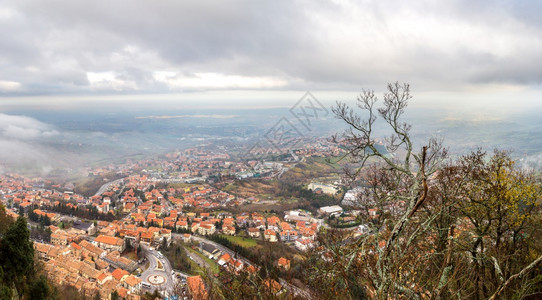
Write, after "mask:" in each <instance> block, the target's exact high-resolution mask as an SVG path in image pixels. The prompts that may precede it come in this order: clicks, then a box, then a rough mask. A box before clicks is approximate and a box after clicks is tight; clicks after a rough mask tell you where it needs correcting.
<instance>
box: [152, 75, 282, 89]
mask: <svg viewBox="0 0 542 300" xmlns="http://www.w3.org/2000/svg"><path fill="white" fill-rule="evenodd" d="M154 79H155V80H157V81H159V82H163V83H165V84H166V85H167V86H168V87H169V88H170V89H187V90H190V89H265V88H276V87H281V86H285V85H287V84H288V83H287V82H286V81H285V80H283V79H280V78H273V77H258V76H253V77H251V76H240V75H225V74H219V73H195V74H194V75H193V76H182V75H178V74H176V73H174V72H157V73H155V74H154Z"/></svg>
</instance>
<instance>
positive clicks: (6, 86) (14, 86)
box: [0, 80, 21, 92]
mask: <svg viewBox="0 0 542 300" xmlns="http://www.w3.org/2000/svg"><path fill="white" fill-rule="evenodd" d="M19 89H21V83H20V82H15V81H5V80H0V92H14V91H17V90H19Z"/></svg>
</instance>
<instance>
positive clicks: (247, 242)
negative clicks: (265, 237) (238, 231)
mask: <svg viewBox="0 0 542 300" xmlns="http://www.w3.org/2000/svg"><path fill="white" fill-rule="evenodd" d="M220 236H221V237H223V238H226V239H227V240H229V241H230V242H232V243H234V244H236V245H239V246H241V247H245V248H251V247H255V246H258V242H257V241H256V240H254V239H251V238H246V237H240V236H231V235H224V234H222V235H220Z"/></svg>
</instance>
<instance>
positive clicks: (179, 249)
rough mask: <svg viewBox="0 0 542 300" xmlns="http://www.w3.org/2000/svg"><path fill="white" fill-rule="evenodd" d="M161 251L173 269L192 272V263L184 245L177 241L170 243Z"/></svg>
mask: <svg viewBox="0 0 542 300" xmlns="http://www.w3.org/2000/svg"><path fill="white" fill-rule="evenodd" d="M162 253H163V254H164V255H165V256H166V257H167V258H168V260H169V261H170V263H171V266H172V268H173V269H176V270H180V271H183V272H186V273H190V274H192V273H193V272H192V271H193V270H192V265H191V263H190V259H189V258H188V256H187V254H186V250H185V249H184V247H183V246H182V245H180V244H178V243H171V245H170V246H169V247H167V248H163V249H162Z"/></svg>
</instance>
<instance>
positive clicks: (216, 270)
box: [185, 247, 220, 274]
mask: <svg viewBox="0 0 542 300" xmlns="http://www.w3.org/2000/svg"><path fill="white" fill-rule="evenodd" d="M185 249H187V250H188V251H190V252H192V253H194V254H195V255H197V256H199V257H201V258H202V259H203V260H205V261H206V262H207V264H209V266H211V271H212V272H213V273H214V274H218V273H219V272H220V269H219V267H218V264H217V263H216V262H215V261H214V260H212V259H210V258H209V257H207V256H205V255H204V254H203V253H201V252H199V251H197V250H194V249H192V248H190V247H186V248H185ZM196 265H197V264H196Z"/></svg>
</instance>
